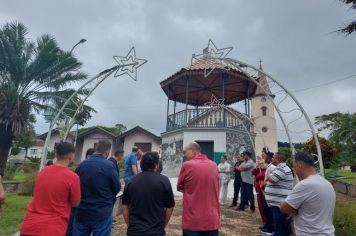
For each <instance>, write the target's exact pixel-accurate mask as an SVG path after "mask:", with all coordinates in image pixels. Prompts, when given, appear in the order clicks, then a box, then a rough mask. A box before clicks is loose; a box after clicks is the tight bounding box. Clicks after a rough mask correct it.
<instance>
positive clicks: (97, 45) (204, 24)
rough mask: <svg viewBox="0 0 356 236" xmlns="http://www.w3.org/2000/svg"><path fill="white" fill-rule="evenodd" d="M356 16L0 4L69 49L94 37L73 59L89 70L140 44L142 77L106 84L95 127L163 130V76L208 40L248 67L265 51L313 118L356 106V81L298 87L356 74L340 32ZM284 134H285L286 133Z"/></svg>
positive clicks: (97, 99)
mask: <svg viewBox="0 0 356 236" xmlns="http://www.w3.org/2000/svg"><path fill="white" fill-rule="evenodd" d="M355 17H356V11H352V10H349V9H348V8H347V6H345V5H344V4H343V3H340V2H339V1H338V0H313V1H310V0H299V1H287V0H274V1H263V0H260V1H257V0H230V1H223V0H220V1H209V0H200V1H193V0H186V1H183V0H175V1H173V0H156V1H155V0H142V1H141V0H135V1H132V0H127V1H122V0H105V1H99V0H98V1H88V0H76V1H70V0H61V1H47V0H42V1H36V0H31V1H20V0H11V1H6V0H0V23H1V24H4V22H6V21H12V20H18V21H21V22H23V23H24V24H25V25H26V26H27V27H28V30H29V32H30V34H29V37H30V38H33V39H35V38H36V37H38V36H39V35H41V34H43V33H49V34H52V35H54V36H55V37H56V39H57V40H58V42H59V44H60V46H61V47H62V48H64V49H68V50H70V49H71V47H72V46H73V45H74V44H75V43H76V42H77V41H79V40H80V39H81V38H85V39H87V42H86V43H85V44H82V45H79V46H78V47H77V48H76V49H75V55H76V56H77V57H78V59H79V60H80V61H82V62H83V63H84V67H83V70H84V71H85V72H87V73H88V74H90V75H91V76H93V75H95V74H97V73H98V72H100V71H101V70H103V69H106V68H109V67H112V66H113V65H115V61H114V60H113V58H112V56H114V55H126V53H127V52H128V50H129V49H130V48H131V46H133V45H134V46H135V47H136V55H137V57H139V58H145V59H147V60H148V63H147V64H145V65H144V66H143V67H141V68H140V69H139V71H138V81H137V82H134V81H133V80H131V79H130V78H129V77H126V76H125V77H120V78H113V77H110V78H109V79H108V80H107V81H105V83H103V84H102V85H101V86H100V87H99V88H98V89H97V90H96V91H95V93H94V95H93V96H92V97H91V98H90V100H89V105H91V106H93V107H94V108H95V109H96V110H97V111H98V113H97V114H95V115H94V117H93V119H92V120H91V121H90V122H89V125H97V124H100V125H107V126H110V125H113V124H115V123H123V124H124V125H126V126H127V127H128V128H132V127H134V126H136V125H140V126H142V127H144V128H146V129H148V130H150V131H152V132H154V133H156V134H159V133H161V132H163V131H164V129H165V123H166V104H167V99H166V96H165V94H164V93H163V91H162V90H161V88H160V85H159V82H160V81H162V80H164V79H165V78H167V77H168V76H170V75H171V74H173V73H175V72H176V71H178V70H179V69H180V68H182V67H185V66H187V65H188V64H189V63H190V60H191V55H192V53H200V52H201V51H202V49H203V48H205V47H206V45H207V43H208V40H209V39H212V40H213V41H214V42H215V44H216V45H217V47H220V48H221V47H227V46H233V47H234V49H233V51H232V52H231V53H230V55H229V56H231V57H233V58H236V59H239V60H241V61H244V62H246V63H249V64H253V65H256V66H257V65H258V60H259V58H260V57H261V58H262V61H263V67H264V70H265V71H266V72H268V73H269V74H271V75H273V76H274V77H275V78H277V79H278V80H279V81H280V82H281V83H283V84H284V85H285V86H286V87H287V88H288V89H289V90H291V91H297V92H295V93H294V95H295V96H296V97H297V99H298V100H299V101H300V103H301V104H302V106H303V107H304V108H305V110H306V111H307V113H308V114H309V116H310V117H311V119H312V120H314V117H315V116H317V115H321V114H326V113H331V112H335V111H341V112H356V106H355V101H356V77H353V78H351V79H347V80H342V81H340V82H337V83H333V84H330V85H328V86H321V87H317V88H313V89H308V90H303V91H299V92H298V90H301V89H305V88H310V87H314V86H317V85H320V84H325V83H327V82H329V81H335V80H338V79H343V78H345V77H347V76H350V75H355V74H356V37H355V36H356V35H354V36H349V37H345V36H343V35H337V34H335V33H333V31H334V30H336V29H338V28H339V27H341V26H343V25H344V24H345V23H347V22H348V21H350V20H351V19H353V18H355ZM278 124H279V123H278ZM279 126H280V125H279ZM35 127H36V131H37V132H38V133H42V132H45V131H46V129H47V128H48V124H46V123H44V121H43V120H42V119H40V118H39V119H38V122H37V124H36V126H35ZM278 128H279V129H282V127H278ZM279 139H280V140H285V135H284V134H283V132H279ZM300 139H303V137H301V138H300ZM296 141H297V140H296ZM300 141H303V140H300Z"/></svg>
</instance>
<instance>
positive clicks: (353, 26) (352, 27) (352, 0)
mask: <svg viewBox="0 0 356 236" xmlns="http://www.w3.org/2000/svg"><path fill="white" fill-rule="evenodd" d="M340 1H342V2H344V3H345V4H347V5H350V8H351V9H354V10H355V9H356V0H340ZM337 32H339V33H342V34H346V35H350V34H352V33H353V32H356V20H354V21H351V22H350V23H348V24H347V25H345V26H344V27H343V28H341V29H339V30H337Z"/></svg>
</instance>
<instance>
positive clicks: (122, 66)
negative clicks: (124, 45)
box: [40, 47, 147, 168]
mask: <svg viewBox="0 0 356 236" xmlns="http://www.w3.org/2000/svg"><path fill="white" fill-rule="evenodd" d="M116 57H117V56H116ZM119 58H121V59H120V60H119V61H117V60H116V58H115V57H114V59H115V60H116V61H117V62H118V65H116V66H113V67H111V68H109V69H106V70H103V71H102V72H100V73H99V74H97V75H96V76H94V77H93V78H91V79H90V80H88V81H87V82H85V83H84V84H83V85H81V86H80V87H79V88H78V89H77V90H76V91H75V92H73V94H72V95H71V96H70V97H69V98H68V99H67V100H66V101H65V103H64V104H63V105H62V107H61V109H60V110H59V111H58V113H57V114H56V116H55V117H54V119H53V120H52V121H51V124H50V127H49V130H48V132H47V136H46V140H45V144H44V150H43V152H42V156H41V163H40V168H43V167H44V165H45V162H46V159H47V154H48V142H49V140H50V138H51V133H52V130H53V128H54V126H55V124H56V122H57V120H58V119H59V117H60V116H61V115H62V113H63V111H64V109H66V107H67V105H68V104H69V102H70V101H71V100H72V99H73V98H74V97H75V96H76V95H78V93H79V92H80V91H81V90H82V89H83V88H85V87H86V86H87V85H89V84H90V83H95V85H94V86H93V88H92V89H91V90H90V91H89V93H88V95H90V94H92V92H93V91H94V90H95V89H96V88H97V87H98V86H99V85H100V84H101V83H102V82H103V81H104V80H105V79H106V78H108V77H109V76H110V75H111V74H113V73H114V72H115V74H114V77H119V76H121V75H124V74H127V75H129V76H130V77H131V78H132V79H133V80H135V81H136V80H137V79H136V76H137V73H136V72H137V68H139V67H140V66H142V65H143V64H145V63H146V62H147V60H144V59H139V58H136V54H135V48H134V47H132V48H131V50H130V51H129V53H128V54H127V56H126V58H125V57H119ZM123 58H125V59H126V60H125V59H123ZM125 61H127V62H128V63H125ZM127 67H131V69H127ZM95 80H98V81H96V82H95ZM87 97H88V96H87ZM87 97H86V98H87ZM85 101H86V99H84V100H83V102H82V103H81V104H80V106H78V108H77V110H76V111H75V115H74V116H73V117H71V118H70V120H71V122H72V121H73V120H74V119H75V116H76V115H77V114H78V112H79V110H80V109H81V107H82V106H83V104H84V102H85ZM67 129H68V127H67ZM68 132H69V131H68ZM66 133H67V131H66Z"/></svg>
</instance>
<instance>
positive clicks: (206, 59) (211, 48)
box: [191, 39, 232, 77]
mask: <svg viewBox="0 0 356 236" xmlns="http://www.w3.org/2000/svg"><path fill="white" fill-rule="evenodd" d="M231 50H232V47H226V48H221V49H219V48H217V47H216V46H215V44H214V43H213V41H212V40H211V39H209V41H208V46H207V47H206V48H204V49H203V53H202V54H193V55H192V61H191V64H193V61H194V60H199V61H202V62H203V63H204V64H205V65H206V66H205V70H204V77H208V76H209V75H210V74H211V72H213V70H214V69H215V67H216V63H215V61H214V59H224V58H226V56H227V55H228V54H229V53H230V51H231ZM207 68H209V69H207Z"/></svg>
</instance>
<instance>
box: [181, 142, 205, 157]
mask: <svg viewBox="0 0 356 236" xmlns="http://www.w3.org/2000/svg"><path fill="white" fill-rule="evenodd" d="M200 152H201V148H200V146H199V144H198V143H196V142H190V143H188V144H187V145H186V146H185V147H184V149H183V154H184V156H185V157H186V158H187V159H188V160H190V159H193V158H194V157H195V156H196V155H198V154H200Z"/></svg>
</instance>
